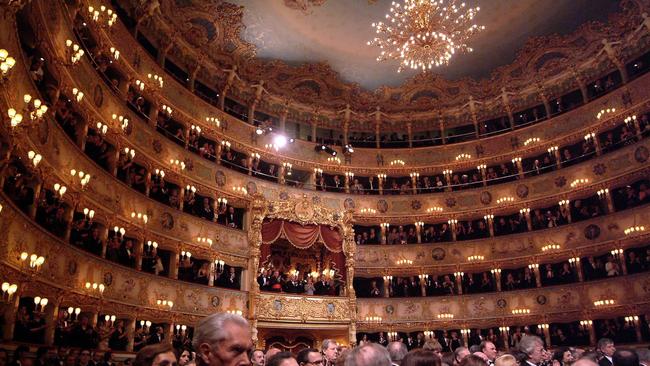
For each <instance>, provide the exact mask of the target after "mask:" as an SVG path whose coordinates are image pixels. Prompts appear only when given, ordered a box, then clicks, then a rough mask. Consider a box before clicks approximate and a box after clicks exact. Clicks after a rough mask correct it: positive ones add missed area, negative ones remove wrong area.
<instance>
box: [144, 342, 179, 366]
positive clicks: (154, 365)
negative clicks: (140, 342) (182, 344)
mask: <svg viewBox="0 0 650 366" xmlns="http://www.w3.org/2000/svg"><path fill="white" fill-rule="evenodd" d="M175 364H176V355H175V354H174V349H173V348H172V345H171V344H167V343H157V344H152V345H150V346H146V347H144V348H143V349H141V350H140V351H139V352H138V354H137V355H136V356H135V360H134V361H133V366H172V365H175Z"/></svg>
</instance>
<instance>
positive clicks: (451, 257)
mask: <svg viewBox="0 0 650 366" xmlns="http://www.w3.org/2000/svg"><path fill="white" fill-rule="evenodd" d="M646 223H650V214H649V213H648V206H647V205H645V206H640V207H637V208H633V209H629V210H625V211H621V212H617V213H614V214H610V215H606V216H602V217H598V218H595V219H590V220H586V221H582V222H578V223H575V224H570V225H567V226H561V227H555V228H551V229H545V230H541V231H537V232H528V233H523V234H512V235H508V236H502V237H494V238H489V239H479V240H468V241H462V242H447V243H430V244H405V245H357V255H356V265H355V274H356V275H357V276H367V277H372V276H377V277H381V276H382V275H385V274H390V275H403V276H413V275H415V276H417V275H418V274H420V273H428V272H430V271H434V272H436V273H453V272H456V271H464V272H466V273H469V272H472V271H480V270H483V271H489V270H490V269H493V268H502V269H506V268H517V267H526V266H527V265H529V264H531V263H548V262H553V261H560V260H567V259H569V258H572V257H575V256H583V255H594V254H600V252H609V251H610V250H612V249H618V248H620V247H628V246H630V247H633V246H638V245H639V244H642V243H644V242H647V241H648V240H650V236H649V234H648V233H641V235H639V236H627V235H625V233H624V231H625V229H627V228H629V227H632V226H638V225H647V224H646ZM549 244H555V245H557V246H558V248H556V249H554V250H549V251H547V250H546V249H545V250H542V248H543V247H544V246H547V245H549ZM472 256H480V257H481V258H482V259H481V260H480V261H474V260H470V259H469V258H470V257H472ZM404 260H407V261H410V262H405V261H404ZM407 263H408V264H407Z"/></svg>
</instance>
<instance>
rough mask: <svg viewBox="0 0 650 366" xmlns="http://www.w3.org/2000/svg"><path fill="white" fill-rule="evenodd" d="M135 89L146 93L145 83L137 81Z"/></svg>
mask: <svg viewBox="0 0 650 366" xmlns="http://www.w3.org/2000/svg"><path fill="white" fill-rule="evenodd" d="M135 87H136V89H140V91H144V81H141V80H136V81H135Z"/></svg>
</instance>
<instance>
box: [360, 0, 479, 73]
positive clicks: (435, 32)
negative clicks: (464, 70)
mask: <svg viewBox="0 0 650 366" xmlns="http://www.w3.org/2000/svg"><path fill="white" fill-rule="evenodd" d="M457 3H458V2H457V1H456V0H403V4H399V3H396V2H394V1H393V2H392V4H391V8H390V12H389V13H388V14H386V22H385V23H384V22H378V23H372V27H373V28H375V30H376V33H377V34H378V37H375V39H373V40H372V41H368V45H370V46H377V47H379V48H380V49H381V53H380V54H379V56H378V57H377V61H386V60H399V61H400V64H399V67H398V69H397V72H401V71H402V70H404V69H405V68H411V69H421V70H422V71H424V70H427V69H431V68H432V67H433V66H436V67H437V66H441V65H446V64H448V63H449V60H450V59H451V57H452V56H453V55H454V54H455V53H456V52H472V48H471V47H469V46H468V45H467V42H468V41H469V40H470V38H471V37H472V36H473V35H474V34H476V33H478V32H479V31H481V30H483V29H485V27H484V26H479V25H476V24H472V23H473V20H474V17H475V16H476V14H477V13H478V12H479V10H480V8H479V7H475V8H468V7H466V5H465V3H464V2H463V3H460V4H458V5H457Z"/></svg>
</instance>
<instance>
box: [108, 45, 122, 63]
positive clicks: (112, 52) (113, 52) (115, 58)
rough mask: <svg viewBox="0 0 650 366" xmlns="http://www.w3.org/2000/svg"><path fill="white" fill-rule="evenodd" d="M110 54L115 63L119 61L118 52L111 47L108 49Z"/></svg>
mask: <svg viewBox="0 0 650 366" xmlns="http://www.w3.org/2000/svg"><path fill="white" fill-rule="evenodd" d="M110 54H111V57H113V59H114V60H115V61H117V60H119V59H120V51H118V50H117V48H115V47H111V48H110Z"/></svg>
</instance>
